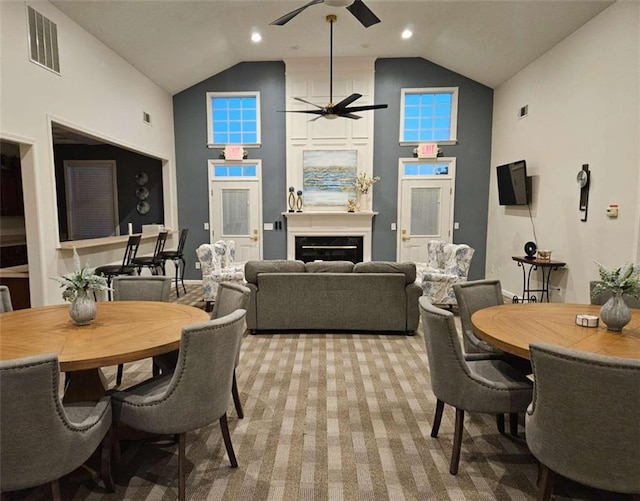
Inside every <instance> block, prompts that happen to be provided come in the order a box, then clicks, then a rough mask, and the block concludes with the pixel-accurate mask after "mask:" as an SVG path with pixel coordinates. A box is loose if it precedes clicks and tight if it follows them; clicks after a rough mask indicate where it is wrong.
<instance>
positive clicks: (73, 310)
mask: <svg viewBox="0 0 640 501" xmlns="http://www.w3.org/2000/svg"><path fill="white" fill-rule="evenodd" d="M69 316H70V317H71V319H72V320H73V321H74V322H75V323H76V325H87V324H90V323H91V322H92V321H93V319H94V318H96V302H95V300H94V299H93V298H92V297H90V296H89V294H88V293H87V291H86V290H84V289H80V290H78V293H77V295H76V298H75V299H74V300H73V301H71V305H70V306H69Z"/></svg>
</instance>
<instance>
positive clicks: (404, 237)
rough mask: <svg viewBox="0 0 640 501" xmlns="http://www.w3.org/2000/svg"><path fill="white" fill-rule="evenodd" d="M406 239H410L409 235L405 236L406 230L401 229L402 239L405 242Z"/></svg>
mask: <svg viewBox="0 0 640 501" xmlns="http://www.w3.org/2000/svg"><path fill="white" fill-rule="evenodd" d="M407 240H411V236H407V230H405V229H404V228H403V229H402V241H403V242H406V241H407Z"/></svg>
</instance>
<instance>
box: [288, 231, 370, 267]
mask: <svg viewBox="0 0 640 501" xmlns="http://www.w3.org/2000/svg"><path fill="white" fill-rule="evenodd" d="M295 242H296V254H295V258H296V259H299V260H300V261H304V262H305V263H308V262H309V261H318V260H321V261H351V262H353V263H361V262H362V257H363V237H358V236H322V237H313V236H297V237H295Z"/></svg>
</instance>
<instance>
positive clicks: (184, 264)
mask: <svg viewBox="0 0 640 501" xmlns="http://www.w3.org/2000/svg"><path fill="white" fill-rule="evenodd" d="M180 261H181V262H182V273H181V274H180V281H181V282H182V290H183V291H184V293H185V294H186V293H187V288H186V287H185V285H184V269H185V268H186V267H187V263H186V261H185V260H184V258H183V257H180Z"/></svg>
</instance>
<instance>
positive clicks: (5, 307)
mask: <svg viewBox="0 0 640 501" xmlns="http://www.w3.org/2000/svg"><path fill="white" fill-rule="evenodd" d="M7 311H13V303H12V302H11V291H10V290H9V287H7V286H6V285H0V313H4V312H7Z"/></svg>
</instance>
